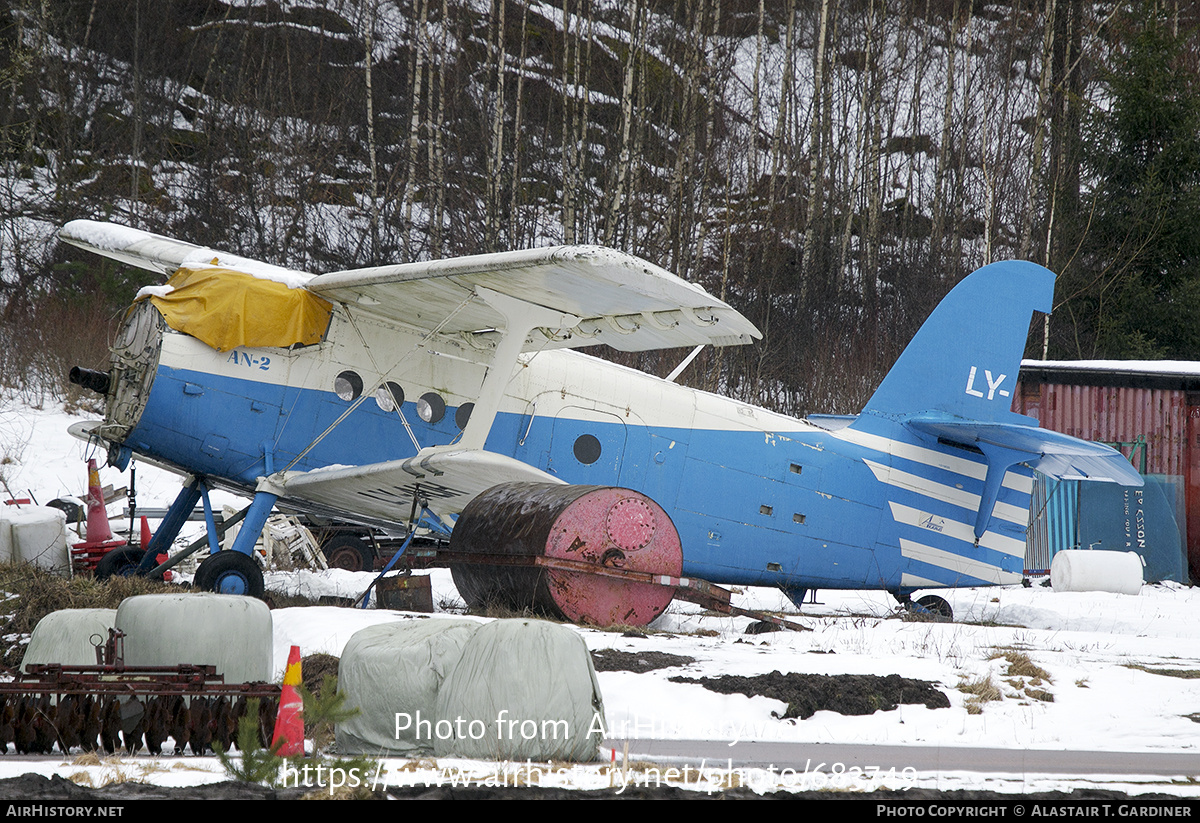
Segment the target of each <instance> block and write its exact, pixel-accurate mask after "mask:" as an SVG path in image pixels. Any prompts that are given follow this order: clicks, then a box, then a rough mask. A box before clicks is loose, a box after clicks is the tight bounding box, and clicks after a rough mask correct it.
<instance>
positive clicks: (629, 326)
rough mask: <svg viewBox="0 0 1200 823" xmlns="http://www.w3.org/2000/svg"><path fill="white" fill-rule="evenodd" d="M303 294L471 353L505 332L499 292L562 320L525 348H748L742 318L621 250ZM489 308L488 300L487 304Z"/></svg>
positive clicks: (493, 260) (485, 259)
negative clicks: (462, 341)
mask: <svg viewBox="0 0 1200 823" xmlns="http://www.w3.org/2000/svg"><path fill="white" fill-rule="evenodd" d="M307 288H308V289H309V290H310V291H313V292H315V293H317V294H319V295H321V296H322V297H324V298H326V299H327V300H332V301H334V302H339V303H343V304H345V305H347V306H348V307H350V308H351V309H356V310H358V311H359V312H363V313H367V314H371V315H374V316H376V317H379V318H381V319H383V320H385V321H388V322H393V323H400V324H404V325H406V326H408V327H411V328H415V329H427V330H433V329H436V330H437V331H438V332H439V333H440V334H446V335H456V334H457V335H462V336H464V337H468V338H471V339H472V342H474V343H475V344H476V345H479V344H480V343H483V342H486V341H487V340H488V339H489V338H490V337H491V336H493V335H494V334H495V332H496V330H498V329H503V328H505V327H506V323H505V316H504V315H503V314H502V313H501V312H500V311H498V310H497V308H496V307H495V306H494V305H493V304H492V303H489V302H488V298H487V294H488V293H499V294H501V295H503V296H505V297H507V298H511V299H514V300H518V301H521V302H523V303H526V304H528V305H529V306H530V307H537V308H538V309H543V310H548V311H549V312H553V313H558V314H559V315H562V316H563V317H564V319H563V321H562V325H561V326H559V327H557V328H550V327H547V326H544V325H541V326H536V327H535V328H534V329H533V330H532V332H531V333H530V334H529V336H528V339H527V341H526V342H525V345H524V347H523V350H525V351H536V350H540V349H545V348H576V347H581V346H594V345H597V344H600V343H604V344H606V345H609V346H611V347H613V348H614V349H619V350H621V351H647V350H650V349H661V348H675V347H679V346H695V345H700V344H704V343H707V344H712V345H716V346H725V345H739V344H743V343H749V342H750V341H751V340H752V339H753V338H756V337H761V335H760V334H759V332H758V329H756V328H755V327H754V324H752V323H751V322H750V321H749V320H747V319H746V318H745V317H743V316H742V315H741V314H739V313H738V312H737V311H735V310H734V309H733V308H732V307H730V306H729V305H728V304H726V303H725V302H723V301H721V300H719V299H717V298H716V297H713V296H712V295H711V294H709V293H708V292H707V291H705V290H704V289H703V288H701V287H700V286H697V285H696V284H694V283H689V282H687V281H686V280H683V279H681V278H679V277H676V276H675V275H673V274H671V273H670V272H668V271H666V270H664V269H661V268H659V267H658V266H655V265H654V264H652V263H648V262H646V261H645V260H641V259H639V258H637V257H633V256H631V255H628V254H624V253H622V252H618V251H614V250H612V249H606V248H601V247H598V246H557V247H554V248H545V249H530V250H527V251H515V252H500V253H497V254H481V255H474V256H471V257H457V258H450V259H447V260H432V261H428V262H421V263H404V264H400V265H395V266H380V267H376V268H370V269H355V270H351V271H340V272H332V273H330V274H322V275H318V276H317V277H315V278H313V279H312V280H311V281H309V282H308V284H307ZM493 302H495V301H493Z"/></svg>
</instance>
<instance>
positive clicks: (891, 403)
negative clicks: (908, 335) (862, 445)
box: [860, 260, 1054, 425]
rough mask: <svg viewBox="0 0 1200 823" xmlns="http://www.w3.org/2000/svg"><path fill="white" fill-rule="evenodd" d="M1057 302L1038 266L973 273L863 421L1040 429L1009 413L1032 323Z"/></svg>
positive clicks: (930, 322)
mask: <svg viewBox="0 0 1200 823" xmlns="http://www.w3.org/2000/svg"><path fill="white" fill-rule="evenodd" d="M1053 297H1054V274H1053V272H1051V271H1049V270H1048V269H1045V268H1043V267H1041V266H1039V265H1036V264H1034V263H1028V262H1025V261H1022V260H1006V261H1003V262H1000V263H992V264H991V265H988V266H984V267H983V268H981V269H979V270H977V271H975V272H973V273H972V274H970V275H968V276H967V277H965V278H964V279H963V280H962V281H961V282H960V283H959V284H958V285H956V286H955V287H954V288H953V289H951V290H950V293H949V294H948V295H946V297H945V298H943V299H942V302H941V303H939V304H938V306H937V308H936V309H934V311H933V313H932V314H931V315H930V316H929V318H928V319H926V321H925V323H924V324H923V325H922V326H921V328H920V330H919V331H918V332H917V334H916V336H915V337H913V339H912V341H911V342H910V343H909V344H908V347H907V348H905V350H904V353H903V354H901V355H900V359H899V360H897V361H896V364H895V365H894V366H893V367H892V370H891V371H890V372H888V375H887V377H885V378H884V380H883V382H882V383H881V384H880V385H879V388H878V389H876V391H875V394H874V395H872V396H871V399H870V401H868V403H867V405H866V407H865V408H864V409H863V415H862V417H861V418H860V420H861V421H862V422H866V420H864V418H866V419H869V418H871V417H873V416H875V417H884V418H889V419H892V420H899V421H902V420H905V419H908V418H910V417H912V416H914V415H928V414H934V415H948V416H950V417H952V418H966V419H969V420H983V421H987V422H1014V423H1016V422H1023V423H1025V424H1026V425H1030V424H1032V425H1037V424H1036V422H1035V421H1031V420H1030V419H1029V418H1027V417H1025V416H1024V415H1018V414H1015V413H1014V412H1012V411H1011V410H1010V408H1011V406H1012V398H1013V390H1014V388H1015V386H1016V382H1017V372H1018V371H1019V369H1020V366H1021V357H1022V355H1023V354H1024V351H1025V340H1026V337H1027V336H1028V333H1029V321H1030V317H1031V316H1032V313H1033V312H1034V311H1042V312H1049V311H1050V309H1051V306H1052V302H1053Z"/></svg>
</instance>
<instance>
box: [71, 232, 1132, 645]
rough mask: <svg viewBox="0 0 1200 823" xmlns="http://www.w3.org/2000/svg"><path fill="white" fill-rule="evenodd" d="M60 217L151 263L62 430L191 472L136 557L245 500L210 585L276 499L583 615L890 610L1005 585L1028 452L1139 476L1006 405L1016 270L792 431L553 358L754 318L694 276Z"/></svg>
mask: <svg viewBox="0 0 1200 823" xmlns="http://www.w3.org/2000/svg"><path fill="white" fill-rule="evenodd" d="M59 236H60V237H61V239H63V240H65V241H66V242H68V243H71V244H73V245H75V246H78V247H80V248H83V249H87V250H89V251H92V252H96V253H97V254H101V255H105V256H107V257H110V258H113V259H115V260H118V261H121V262H124V263H127V264H131V265H134V266H138V267H142V268H145V269H149V270H151V271H156V272H161V273H163V274H165V275H168V277H169V279H168V280H167V282H166V285H165V286H159V287H150V288H148V289H145V290H143V291H144V292H146V293H145V294H143V295H139V300H138V301H137V302H136V303H135V304H134V306H133V307H132V308H131V309H130V310H129V313H128V315H127V317H126V318H125V321H124V325H123V326H122V328H121V331H120V333H119V335H118V337H117V340H116V343H115V345H114V347H113V350H112V365H111V369H110V371H109V372H108V373H107V374H104V373H97V372H86V373H83V376H82V377H80V378H79V379H80V380H82V381H83V382H84V384H85V385H88V386H89V387H91V388H95V389H96V390H98V391H101V392H103V393H104V394H105V395H106V400H107V413H106V416H105V418H104V420H103V421H98V422H95V423H90V424H83V425H82V426H81V427H77V428H80V429H81V430H79V431H76V433H77V434H79V435H81V436H84V437H87V438H90V439H92V440H93V441H94V442H99V443H102V444H103V445H104V446H105V447H106V448H107V452H108V463H109V465H112V466H115V467H117V468H119V469H123V468H124V467H125V466H126V465H127V464H128V462H129V460H130V458H131V457H132V456H133V455H138V456H139V457H140V458H143V459H147V460H150V461H153V462H155V463H157V464H160V465H165V466H167V467H171V468H174V469H176V470H178V471H179V472H181V473H183V474H185V475H186V476H187V477H188V478H189V479H188V480H187V481H186V482H185V485H184V487H183V490H182V491H181V492H180V495H179V497H178V498H177V499H176V501H175V502H174V504H173V505H172V507H171V509H170V510H169V511H168V514H167V516H166V518H165V519H164V521H163V524H162V526H161V527H160V529H159V531H158V532H157V533H156V534H155V535H154V538H153V540H152V542H151V545H150V547H149V550H148V551H147V552H146V553H145V557H139V556H138V555H137V554H131V553H132V552H136V551H137V550H132V549H131V550H128V551H126V552H125V553H123V554H122V555H120V557H119V559H118V560H115V561H114V562H116V563H118V564H132V563H134V562H138V561H139V560H140V567H139V568H140V570H142V571H150V570H151V569H152V568H153V567H155V566H156V565H157V561H156V559H155V558H156V555H157V554H158V553H159V552H160V551H165V550H166V548H169V547H170V545H171V543H172V541H173V540H174V539H175V537H176V536H177V535H178V532H179V529H180V527H181V526H182V524H183V522H184V520H185V519H186V517H187V515H188V514H190V513H191V511H192V510H193V509H194V507H195V506H196V505H197V503H198V502H200V501H203V502H204V506H205V509H206V511H207V510H208V509H209V506H208V496H207V490H208V488H210V487H213V486H217V487H222V488H228V489H232V490H236V491H238V492H241V493H244V494H247V495H252V502H251V504H250V505H249V507H248V508H247V509H246V511H245V514H244V521H243V525H242V527H241V530H240V531H239V533H238V535H237V537H236V539H235V540H234V543H233V546H232V547H231V549H230V550H225V551H216V552H215V553H213V554H212V555H211V556H210V557H209V558H208V559H206V560H205V561H204V562H203V563H202V564H201V566H200V568H199V570H198V572H197V584H198V585H201V586H202V587H205V588H210V589H213V590H217V591H228V592H247V593H252V594H253V593H258V592H260V591H261V587H262V582H261V572H260V571H259V568H258V566H257V564H256V562H255V560H254V559H253V557H252V550H253V547H254V543H255V541H256V540H257V538H258V535H259V533H260V532H261V530H262V527H263V525H264V522H265V520H266V518H267V516H268V515H269V514H270V512H271V511H272V508H273V507H274V506H275V505H276V504H279V505H280V506H282V507H288V508H290V509H294V510H300V511H308V512H312V513H317V514H322V515H326V516H334V517H340V518H344V519H347V520H350V521H353V522H358V523H363V524H367V525H372V526H376V527H380V528H386V529H394V530H406V531H408V532H410V533H411V532H412V531H413V530H414V527H415V525H416V524H417V522H418V521H419V522H422V523H425V524H430V523H432V524H435V525H440V526H441V527H442V528H444V529H446V530H447V531H451V530H452V534H451V537H450V552H449V554H448V556H449V557H451V558H456V557H457V558H459V559H460V560H461V559H464V558H465V559H467V560H470V559H471V558H470V557H467V556H466V555H465V554H464V552H467V553H469V552H476V553H479V554H480V556H481V558H485V559H489V563H491V565H487V564H485V565H482V566H478V565H476V566H474V567H472V566H471V565H470V564H469V563H468V564H455V565H454V569H455V580H456V582H457V583H459V587H460V589H464V588H465V589H467V590H469V592H470V593H465V594H466V596H467V597H468V599H472V598H474V597H478V596H482V595H481V594H480V591H481V590H482V589H486V588H487V587H488V585H489V584H490V585H492V587H493V588H496V587H499V588H501V589H503V588H504V587H507V586H515V587H517V588H522V587H524V588H525V589H528V588H529V586H528V585H527V574H528V573H529V569H528V568H527V567H528V566H529V564H530V563H534V564H535V565H536V563H546V564H548V565H549V569H548V571H547V570H546V569H542V568H540V567H539V568H535V569H534V570H533V571H534V572H535V573H539V574H549V575H550V577H551V579H550V583H549V584H548V585H549V587H550V588H551V589H557V590H558V591H559V594H562V593H563V591H565V592H566V601H569V602H568V605H570V604H572V603H573V604H575V605H576V606H578V608H576V609H575V611H574V612H572V611H571V609H570V608H567V609H565V611H566V613H567V615H568V616H571V617H574V618H576V619H582V620H591V621H593V622H598V623H605V622H620V623H638V622H642V623H644V622H647V621H648V620H649V619H652V618H653V617H654V616H656V615H657V613H659V612H660V611H661V610H662V608H665V605H666V603H669V602H670V599H671V594H672V593H673V591H674V589H673V588H672V587H673V586H678V585H686V584H687V582H688V581H687V580H682V581H681V580H680V577H681V576H684V577H686V578H689V579H690V578H701V579H702V580H703V581H709V582H710V583H714V584H738V585H750V586H774V587H778V588H780V589H782V590H783V591H784V592H785V593H786V594H787V595H788V597H789V598H791V599H792V600H793V601H794V602H795V603H797V604H799V603H800V602H802V600H803V599H804V597H805V593H806V592H807V591H810V590H816V589H826V588H828V589H879V590H886V591H888V592H891V593H892V594H893V595H895V596H896V597H897V598H898V599H899V600H900V601H901V602H902V603H906V604H910V603H911V600H910V596H911V594H912V593H913V592H914V591H916V590H919V589H920V590H924V589H936V588H938V587H949V586H976V585H986V584H1002V583H1009V582H1015V581H1019V580H1020V579H1021V575H1022V571H1023V560H1024V551H1025V528H1026V524H1027V520H1028V509H1029V500H1030V493H1031V489H1032V484H1033V471H1034V470H1035V469H1036V470H1038V471H1040V472H1042V473H1044V474H1047V475H1050V476H1054V477H1076V478H1091V479H1103V480H1111V481H1115V482H1118V483H1121V484H1125V485H1140V484H1141V483H1142V479H1141V477H1140V476H1139V475H1138V473H1137V472H1136V471H1135V470H1134V469H1133V468H1132V467H1131V466H1130V465H1129V463H1128V461H1127V460H1125V459H1124V458H1123V457H1122V455H1121V454H1120V453H1119V452H1117V451H1114V450H1112V449H1110V448H1108V447H1106V446H1103V445H1100V444H1095V443H1088V442H1085V441H1082V440H1079V439H1076V438H1073V437H1069V436H1066V435H1062V434H1058V433H1056V432H1052V431H1048V430H1046V429H1042V428H1040V427H1039V426H1038V425H1037V421H1036V420H1034V419H1032V418H1029V417H1025V416H1023V415H1020V414H1017V413H1015V412H1013V411H1011V409H1010V406H1011V392H1012V390H1013V387H1014V384H1015V381H1016V377H1017V371H1018V367H1019V364H1020V358H1021V355H1022V351H1023V349H1024V345H1025V339H1026V334H1027V332H1028V329H1029V323H1030V318H1031V314H1032V312H1033V311H1035V310H1037V311H1043V312H1045V311H1049V309H1050V307H1051V298H1052V294H1053V285H1054V275H1053V274H1052V273H1051V272H1049V271H1047V270H1046V269H1044V268H1042V267H1040V266H1037V265H1034V264H1032V263H1027V262H1018V261H1008V262H1001V263H993V264H991V265H989V266H985V267H984V268H982V269H980V270H978V271H976V272H975V273H973V274H971V275H970V276H968V277H966V278H965V279H964V280H963V281H962V282H960V283H959V284H958V285H957V286H955V287H954V289H953V290H952V291H951V292H950V294H949V295H948V296H947V297H946V298H945V299H944V300H943V301H942V302H941V304H940V305H939V306H938V307H937V308H936V310H935V311H934V312H933V314H932V315H931V316H930V317H929V318H928V319H927V320H926V322H925V324H924V325H923V326H922V327H921V329H920V331H919V332H918V333H917V335H916V337H914V338H913V340H912V342H911V343H910V344H909V346H908V347H907V348H906V349H905V351H904V353H903V354H902V355H901V357H900V359H899V360H898V361H897V362H896V364H895V365H894V367H893V368H892V370H891V371H890V372H889V373H888V375H887V376H886V378H885V379H884V380H883V382H882V384H881V385H880V386H879V388H878V389H877V390H876V392H875V393H874V395H873V396H872V397H871V399H870V401H869V402H868V403H867V405H866V408H864V409H863V411H862V413H861V414H859V415H858V416H857V417H855V418H852V419H849V420H848V421H847V420H832V419H830V420H826V419H816V420H814V421H809V420H798V419H793V418H790V417H786V416H784V415H780V414H776V413H773V412H770V411H767V410H766V409H762V408H758V407H756V406H752V405H750V404H748V403H745V402H742V401H739V400H734V399H730V398H727V397H721V396H718V395H715V394H711V393H708V392H703V391H698V390H695V389H691V388H687V387H684V386H681V385H678V384H677V383H675V382H674V380H673V378H674V375H672V377H669V378H667V379H661V378H658V377H655V376H652V375H649V374H645V373H642V372H639V371H636V370H633V369H629V368H624V367H621V366H618V365H614V364H612V363H609V362H606V361H604V360H601V359H597V358H594V357H590V356H587V355H585V354H582V353H579V352H575V351H571V349H575V348H580V347H587V346H594V345H598V344H605V345H608V346H611V347H613V348H614V349H617V350H620V351H626V352H633V351H644V350H649V349H659V348H676V347H699V346H703V345H713V346H726V345H738V344H745V343H748V342H750V341H751V340H752V339H753V338H756V337H759V332H758V330H757V329H756V328H755V327H754V326H753V325H752V324H751V323H750V322H749V321H748V320H747V319H746V318H744V317H743V316H742V315H740V314H739V313H738V312H737V311H735V310H734V309H733V308H731V307H730V306H729V305H727V304H725V303H724V302H722V301H721V300H718V299H717V298H715V297H713V296H712V295H710V294H708V293H707V292H706V291H705V290H704V289H702V288H700V287H699V286H697V285H695V284H692V283H688V282H686V281H684V280H682V279H681V278H678V277H676V276H674V275H672V274H670V273H669V272H667V271H664V270H663V269H661V268H659V267H657V266H655V265H653V264H651V263H648V262H646V261H644V260H640V259H638V258H635V257H632V256H629V255H627V254H622V253H619V252H616V251H612V250H609V249H604V248H597V247H587V246H567V247H557V248H543V249H534V250H528V251H514V252H503V253H497V254H485V255H478V256H472V257H462V258H456V259H447V260H434V261H428V262H417V263H405V264H399V265H391V266H380V267H376V268H368V269H358V270H349V271H337V272H332V273H329V274H321V275H311V274H307V273H303V272H297V271H292V270H288V269H284V268H279V267H276V266H271V265H268V264H265V263H261V262H257V261H252V260H247V259H244V258H239V257H236V256H233V255H230V254H227V253H225V252H220V251H215V250H213V249H209V248H203V247H199V246H196V245H192V244H190V243H186V242H182V241H179V240H174V239H170V238H167V237H162V236H158V235H154V234H149V233H147V232H142V231H137V230H133V229H129V228H125V227H121V226H117V225H113V224H107V223H99V222H90V221H74V222H71V223H68V224H67V225H66V226H65V227H64V228H63V229H62V230H61V231H60V233H59ZM685 362H686V361H685ZM623 490H630V491H628V492H626V491H623ZM597 495H599V496H597ZM473 501H474V503H473ZM480 501H483V502H480ZM469 504H470V505H469ZM209 525H210V532H212V520H211V516H210V521H209ZM672 525H673V528H672ZM460 534H461V535H463V538H462V539H461V540H459V539H458V538H459V537H460ZM210 540H211V538H210ZM212 543H213V548H214V549H216V548H217V546H216V543H215V541H212ZM502 555H503V557H502ZM514 557H515V560H514ZM505 558H507V560H506V559H505ZM531 558H532V560H531ZM476 559H477V560H479V559H480V558H476ZM535 561H536V562H535ZM506 562H515V563H516V564H517V565H515V566H510V565H505V563H506ZM522 563H524V564H525V566H522V565H521V564H522ZM556 564H557V565H556ZM111 568H113V566H112V564H110V569H111ZM468 568H475V569H476V573H475V574H474V575H473V576H472V575H471V574H468V573H466V572H464V573H463V576H462V577H460V574H459V572H460V569H468ZM481 568H482V569H485V570H486V572H485V573H483V574H479V573H478V569H481ZM556 574H557V575H559V577H558V578H554V577H553V576H554V575H556ZM639 574H641V575H643V576H642V577H638V575H639ZM522 575H526V577H525V578H523V577H522ZM647 576H655V577H654V579H655V581H656V582H657V583H665V584H666V586H665V589H666V591H667V595H666V597H665V600H664V599H663V598H661V597H657V598H656V597H650V598H649V600H650V601H653V602H650V603H649V604H648V605H647V604H645V603H643V602H642V600H643V599H645V598H644V597H643V595H644V593H645V591H647V585H649V589H657V590H659V591H661V590H662V589H663V588H664V587H663V586H656V585H653V584H647V585H643V583H642V582H638V581H643V580H645V579H646V577H647ZM523 580H524V581H525V582H522V581H523ZM542 580H543V581H545V580H546V577H545V576H543V577H542ZM556 581H557V582H556ZM631 581H632V582H631ZM543 585H545V584H544V583H543ZM600 590H604V591H607V592H608V594H607V595H605V596H606V597H608V598H609V600H608V601H606V602H607V603H608V605H604V606H598V605H596V603H595V602H593V601H592V600H591V598H592V595H593V593H594V592H595V591H600ZM491 593H492V594H494V593H495V592H491ZM601 599H602V598H601ZM918 602H919V603H923V604H924V605H925V606H927V607H930V608H935V609H936V608H941V607H944V605H945V601H944V600H941V599H940V598H936V597H931V598H922V599H921V601H918ZM561 604H562V603H561V602H560V605H561ZM589 609H592V610H593V611H589ZM603 609H609V611H608V612H604V613H601V612H602V611H603ZM596 610H600V611H596Z"/></svg>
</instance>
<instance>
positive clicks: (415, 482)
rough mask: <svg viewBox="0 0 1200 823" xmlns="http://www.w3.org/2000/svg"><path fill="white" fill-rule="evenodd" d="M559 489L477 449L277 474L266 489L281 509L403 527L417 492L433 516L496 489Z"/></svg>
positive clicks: (539, 474) (545, 477) (547, 478)
mask: <svg viewBox="0 0 1200 823" xmlns="http://www.w3.org/2000/svg"><path fill="white" fill-rule="evenodd" d="M510 481H528V482H534V483H562V482H563V481H562V480H560V479H559V478H557V477H555V476H553V475H550V474H546V473H545V472H543V471H540V470H539V469H535V468H533V467H532V466H529V465H527V464H525V463H522V462H520V461H519V460H515V459H513V458H511V457H505V456H504V455H501V454H495V453H493V452H487V451H481V450H477V449H470V450H459V451H452V450H446V451H437V450H434V449H425V450H423V451H421V452H420V453H418V454H417V455H416V456H415V457H410V458H408V459H406V460H391V461H388V462H386V463H371V464H368V465H365V466H330V467H327V468H322V469H314V470H312V471H307V472H279V473H278V474H274V475H272V476H271V477H270V478H268V480H267V483H266V485H265V486H264V487H263V488H266V489H267V490H268V491H270V492H272V493H273V494H278V495H279V497H280V499H281V500H283V501H284V502H285V503H290V504H292V505H297V506H300V505H303V508H305V509H307V510H314V509H315V510H318V511H320V512H321V513H323V514H327V515H335V514H337V515H341V516H343V517H344V518H345V519H347V520H351V521H354V522H362V523H369V524H376V525H384V526H394V527H402V526H403V523H404V521H405V520H406V519H407V517H408V515H409V512H410V510H411V505H412V496H413V493H414V492H416V493H417V494H418V495H419V496H420V497H421V498H422V500H423V501H427V505H428V506H429V508H430V509H431V510H432V511H433V512H435V513H436V514H439V515H442V516H445V515H453V514H458V513H459V512H461V511H462V510H463V509H464V508H465V507H466V505H467V504H468V503H469V502H471V500H473V499H474V498H475V496H476V495H478V494H479V493H480V492H482V491H484V490H486V489H490V488H491V487H492V486H495V485H496V484H498V483H507V482H510Z"/></svg>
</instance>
